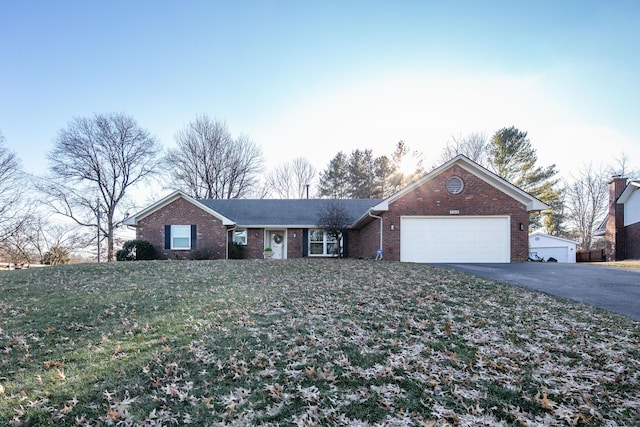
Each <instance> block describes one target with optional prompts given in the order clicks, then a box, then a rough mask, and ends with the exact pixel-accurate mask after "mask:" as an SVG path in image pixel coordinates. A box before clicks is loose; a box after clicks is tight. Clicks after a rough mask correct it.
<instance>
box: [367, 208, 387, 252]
mask: <svg viewBox="0 0 640 427" xmlns="http://www.w3.org/2000/svg"><path fill="white" fill-rule="evenodd" d="M371 211H372V209H369V216H370V217H372V218H378V219H379V220H380V246H379V247H378V250H377V251H376V259H378V260H380V259H382V230H383V224H384V220H383V219H382V217H381V216H378V215H374V214H372V213H371Z"/></svg>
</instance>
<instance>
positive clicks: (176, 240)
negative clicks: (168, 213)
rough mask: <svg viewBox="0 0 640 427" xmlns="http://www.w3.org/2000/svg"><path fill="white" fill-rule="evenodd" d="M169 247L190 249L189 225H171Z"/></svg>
mask: <svg viewBox="0 0 640 427" xmlns="http://www.w3.org/2000/svg"><path fill="white" fill-rule="evenodd" d="M171 249H174V250H190V249H191V226H190V225H172V226H171Z"/></svg>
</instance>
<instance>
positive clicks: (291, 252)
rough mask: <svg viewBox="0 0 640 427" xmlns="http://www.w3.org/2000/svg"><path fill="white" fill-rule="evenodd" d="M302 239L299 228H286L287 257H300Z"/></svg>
mask: <svg viewBox="0 0 640 427" xmlns="http://www.w3.org/2000/svg"><path fill="white" fill-rule="evenodd" d="M294 234H295V237H294ZM302 240H303V237H302V229H301V228H290V229H288V230H287V258H302Z"/></svg>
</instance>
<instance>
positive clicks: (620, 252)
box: [605, 175, 627, 261]
mask: <svg viewBox="0 0 640 427" xmlns="http://www.w3.org/2000/svg"><path fill="white" fill-rule="evenodd" d="M626 187H627V178H623V177H622V176H620V175H614V176H612V177H611V181H610V182H609V213H608V217H607V228H606V233H605V255H606V257H607V261H616V260H617V261H619V260H623V259H625V242H624V230H623V228H624V206H622V205H618V204H617V203H616V201H617V200H618V197H620V195H621V194H622V192H623V191H624V189H625V188H626Z"/></svg>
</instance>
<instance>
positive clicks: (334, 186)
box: [319, 151, 350, 199]
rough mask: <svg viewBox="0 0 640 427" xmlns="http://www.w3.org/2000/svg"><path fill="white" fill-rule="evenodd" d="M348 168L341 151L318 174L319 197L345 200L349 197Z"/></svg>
mask: <svg viewBox="0 0 640 427" xmlns="http://www.w3.org/2000/svg"><path fill="white" fill-rule="evenodd" d="M349 189H350V182H349V168H348V163H347V156H346V155H345V154H344V153H343V152H342V151H341V152H339V153H338V154H336V155H335V157H334V158H333V159H331V161H330V162H329V166H328V167H327V169H326V170H324V171H322V172H321V173H320V192H319V193H320V197H331V198H333V199H346V198H348V197H349Z"/></svg>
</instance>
